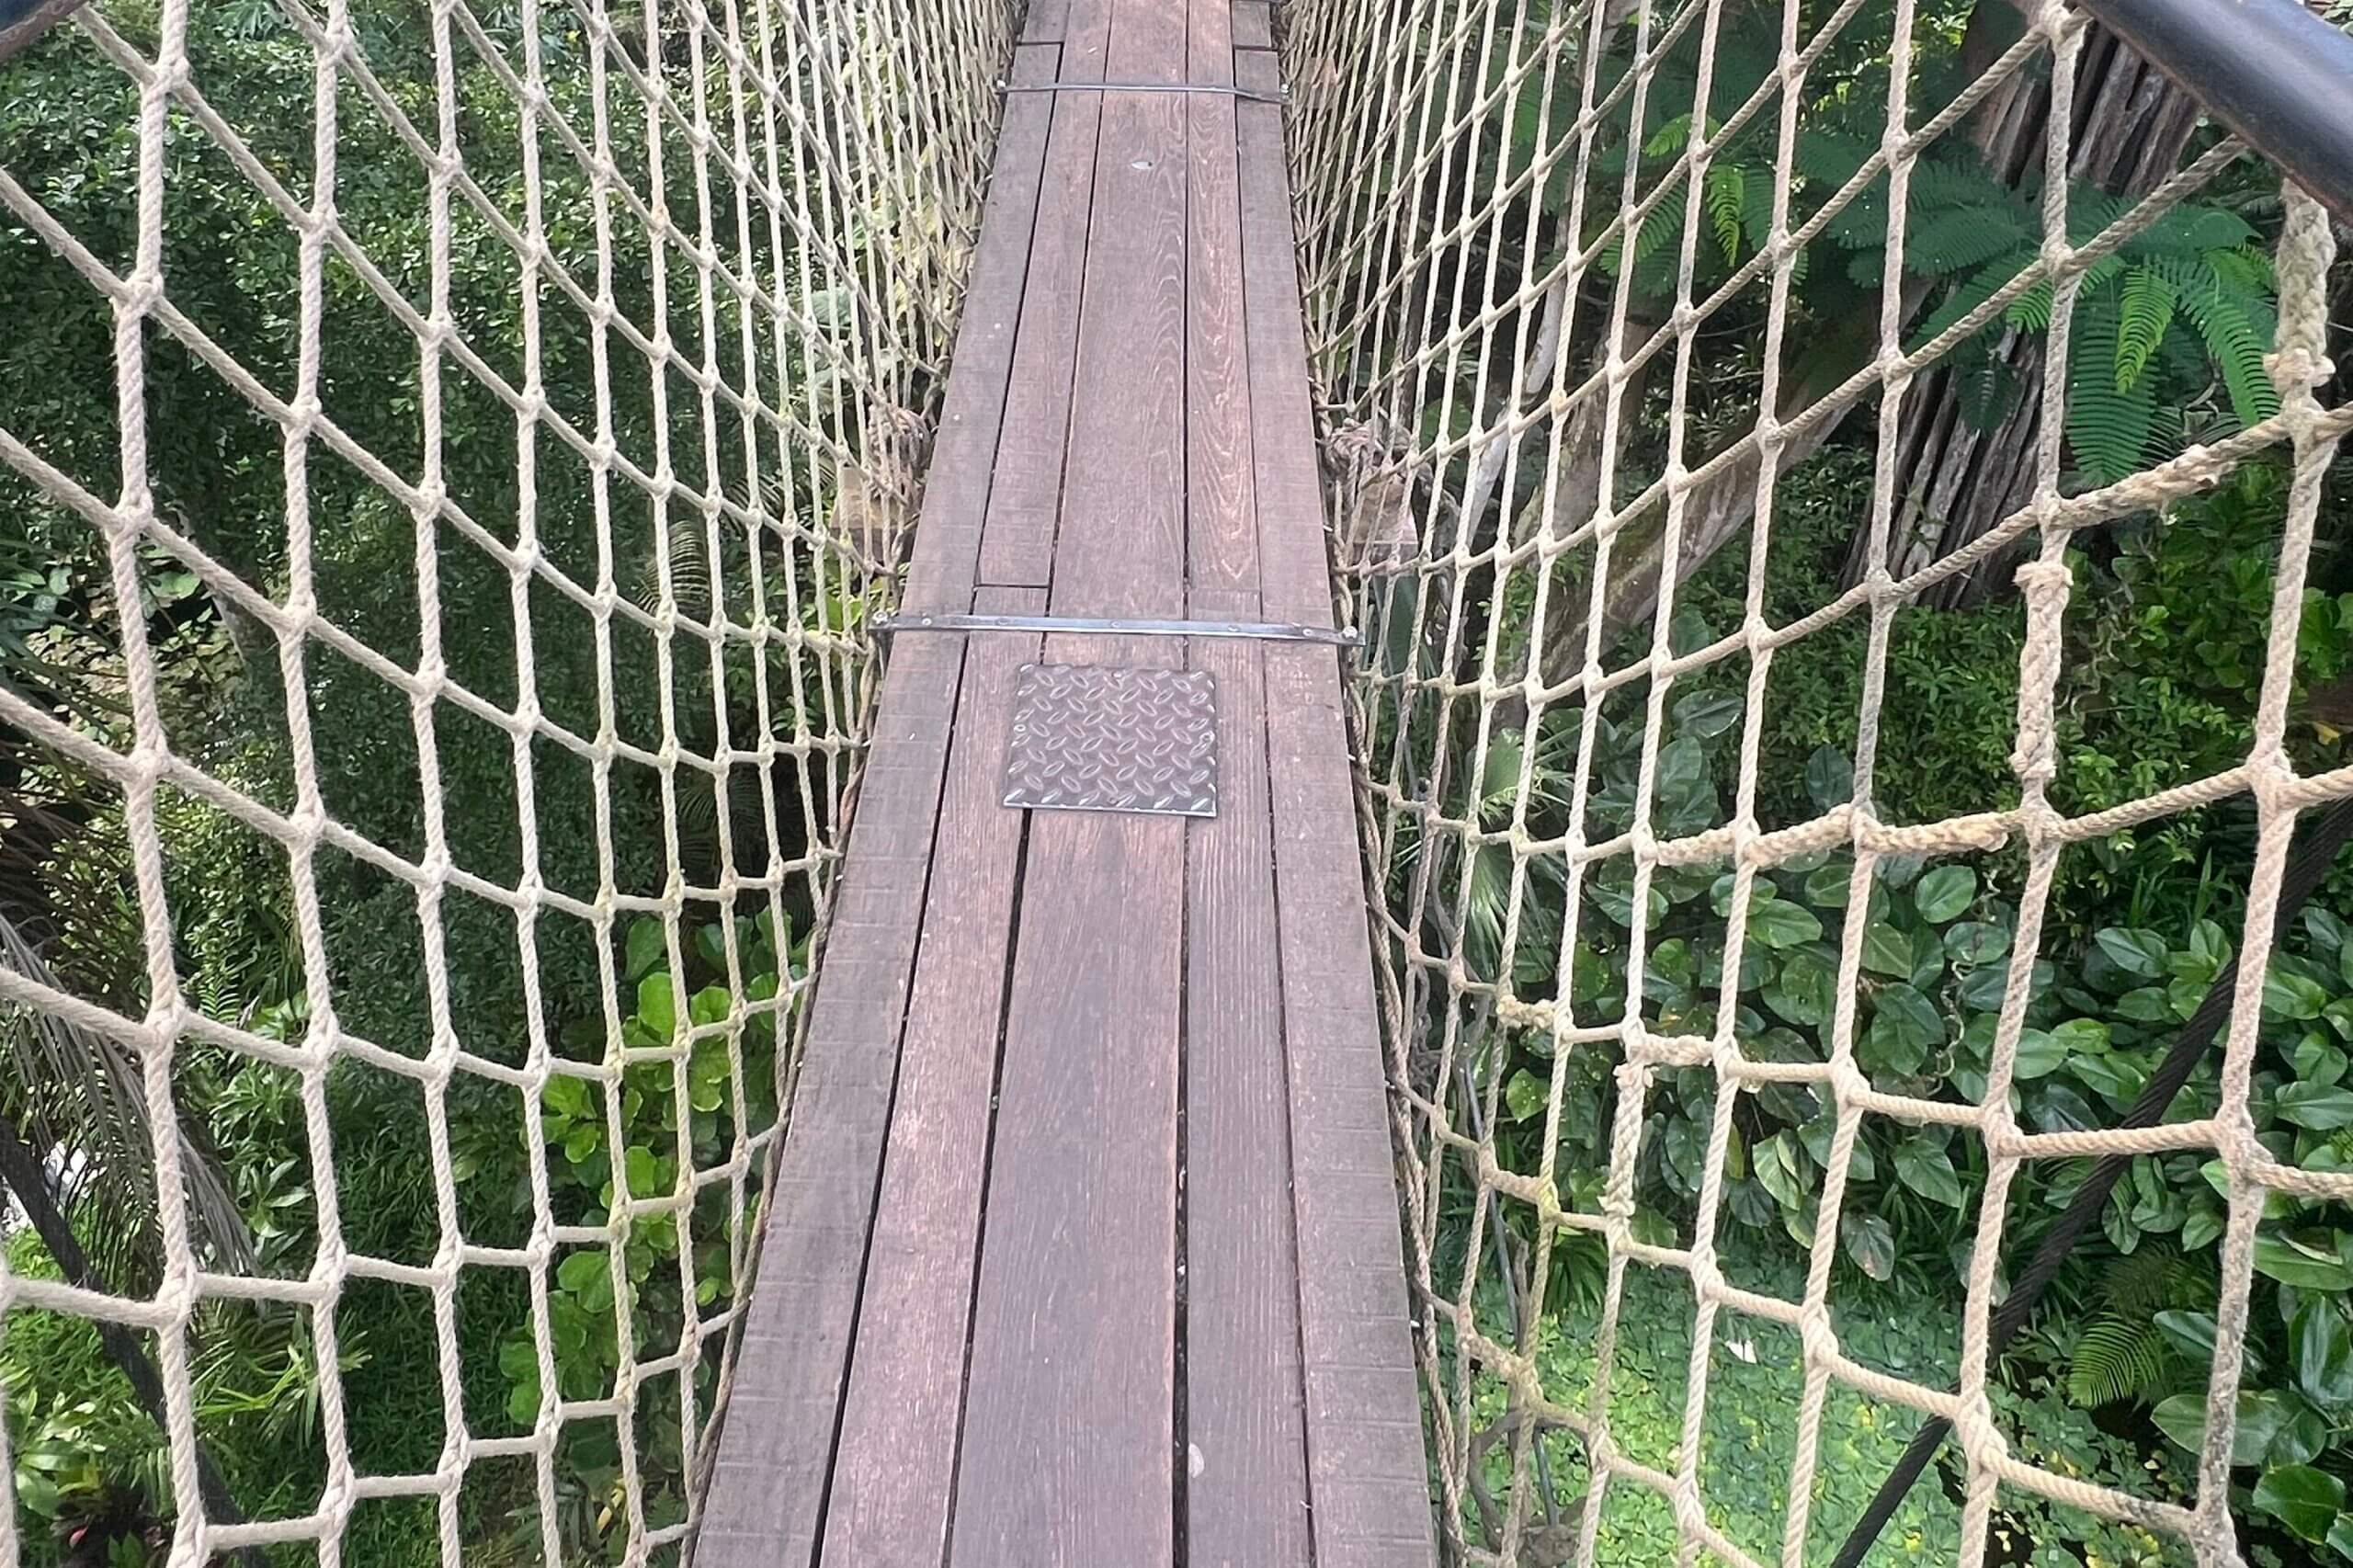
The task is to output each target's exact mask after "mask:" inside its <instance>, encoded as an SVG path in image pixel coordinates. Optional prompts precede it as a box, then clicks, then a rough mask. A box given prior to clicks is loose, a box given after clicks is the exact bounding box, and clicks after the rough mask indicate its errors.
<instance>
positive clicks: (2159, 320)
mask: <svg viewBox="0 0 2353 1568" xmlns="http://www.w3.org/2000/svg"><path fill="white" fill-rule="evenodd" d="M2173 308H2174V291H2173V285H2172V284H2170V283H2168V282H2166V281H2165V274H2163V273H2161V272H2159V271H2157V270H2156V269H2155V268H2154V267H2150V266H2149V265H2148V264H2147V263H2145V262H2144V263H2143V264H2141V265H2140V266H2137V267H2133V268H2132V269H2131V271H2130V272H2127V273H2126V274H2125V275H2124V285H2123V287H2122V288H2121V289H2120V290H2118V293H2117V320H2116V390H2117V391H2118V392H2130V391H2131V390H2132V388H2133V386H2134V385H2135V384H2136V383H2138V382H2139V381H2140V380H2141V374H2142V372H2143V371H2144V370H2146V369H2148V368H2149V358H2150V356H2152V355H2154V353H2156V351H2157V345H2158V344H2160V343H2162V342H2164V341H2165V331H2166V329H2167V328H2169V327H2170V326H2172V325H2173Z"/></svg>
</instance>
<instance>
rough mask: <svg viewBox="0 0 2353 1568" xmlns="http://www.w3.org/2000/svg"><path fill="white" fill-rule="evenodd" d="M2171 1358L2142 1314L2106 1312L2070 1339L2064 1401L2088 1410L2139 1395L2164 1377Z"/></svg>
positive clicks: (2116, 1311)
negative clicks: (2071, 1341)
mask: <svg viewBox="0 0 2353 1568" xmlns="http://www.w3.org/2000/svg"><path fill="white" fill-rule="evenodd" d="M2171 1356H2172V1353H2171V1352H2170V1351H2168V1350H2167V1349H2166V1348H2165V1335H2163V1334H2162V1333H2160V1332H2159V1331H2158V1329H2157V1325H2156V1324H2154V1323H2153V1322H2151V1321H2150V1319H2149V1317H2148V1315H2147V1314H2144V1313H2128V1312H2122V1311H2120V1310H2119V1309H2116V1308H2109V1309H2108V1310H2106V1311H2104V1312H2101V1313H2100V1314H2099V1316H2097V1317H2096V1318H2094V1319H2093V1320H2092V1321H2091V1322H2090V1323H2089V1324H2086V1326H2085V1328H2084V1331H2083V1333H2081V1334H2080V1335H2076V1336H2075V1348H2074V1350H2073V1351H2072V1352H2071V1353H2070V1354H2069V1356H2068V1358H2067V1400H2068V1403H2072V1404H2075V1405H2076V1406H2078V1407H2079V1408H2081V1409H2085V1410H2093V1409H2097V1408H2098V1407H2099V1406H2100V1405H2103V1404H2113V1403H2116V1402H2117V1401H2119V1400H2122V1399H2131V1398H2133V1397H2135V1396H2136V1395H2139V1394H2142V1393H2145V1392H2148V1391H2149V1390H2150V1389H2152V1388H2154V1387H2155V1386H2156V1385H2157V1383H2158V1381H2160V1380H2161V1379H2163V1378H2164V1377H2165V1373H2166V1371H2167V1369H2168V1366H2169V1363H2170V1360H2171Z"/></svg>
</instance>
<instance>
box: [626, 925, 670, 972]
mask: <svg viewBox="0 0 2353 1568" xmlns="http://www.w3.org/2000/svg"><path fill="white" fill-rule="evenodd" d="M664 956H665V945H664V942H663V938H662V922H661V921H659V920H657V919H655V918H654V916H653V915H639V916H638V917H637V918H636V919H634V920H632V921H631V922H630V926H629V952H628V960H629V972H628V973H627V974H625V975H623V976H622V978H623V979H625V980H635V979H636V978H637V977H638V976H639V975H641V974H643V973H644V972H645V971H647V970H649V969H652V968H653V967H654V965H655V964H658V963H660V962H661V961H662V960H663V958H664Z"/></svg>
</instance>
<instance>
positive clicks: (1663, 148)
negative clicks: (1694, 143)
mask: <svg viewBox="0 0 2353 1568" xmlns="http://www.w3.org/2000/svg"><path fill="white" fill-rule="evenodd" d="M1690 140H1691V117H1690V116H1689V115H1688V114H1678V115H1677V116H1676V117H1675V118H1674V119H1670V120H1668V121H1667V122H1666V123H1665V125H1662V126H1660V127H1659V128H1658V130H1657V131H1655V132H1654V134H1653V135H1652V137H1651V139H1650V140H1649V141H1647V142H1643V157H1645V158H1671V157H1673V156H1675V155H1676V154H1677V153H1680V152H1682V151H1683V149H1684V147H1685V145H1686V144H1687V143H1688V142H1690Z"/></svg>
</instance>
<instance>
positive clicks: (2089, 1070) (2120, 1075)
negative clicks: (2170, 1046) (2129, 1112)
mask: <svg viewBox="0 0 2353 1568" xmlns="http://www.w3.org/2000/svg"><path fill="white" fill-rule="evenodd" d="M2067 1071H2068V1072H2069V1073H2071V1074H2075V1080H2076V1081H2077V1082H2078V1083H2080V1084H2083V1085H2085V1086H2086V1087H2087V1088H2089V1089H2090V1090H2091V1091H2092V1092H2093V1093H2094V1094H2097V1095H2098V1096H2100V1097H2101V1098H2103V1099H2105V1100H2108V1101H2109V1103H2111V1104H2113V1105H2115V1106H2117V1107H2119V1108H2122V1107H2125V1106H2129V1105H2131V1103H2132V1101H2133V1099H2134V1097H2135V1096H2138V1095H2139V1094H2140V1092H2141V1086H2142V1085H2143V1084H2146V1083H2147V1082H2148V1081H2149V1070H2148V1068H2147V1067H2145V1066H2144V1065H2143V1064H2142V1063H2141V1062H2140V1061H2139V1060H2138V1059H2136V1058H2134V1057H2131V1056H2128V1055H2125V1054H2123V1053H2121V1052H2118V1053H2115V1054H2112V1055H2108V1056H2093V1055H2078V1056H2073V1057H2070V1058H2069V1059H2068V1061H2067Z"/></svg>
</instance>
